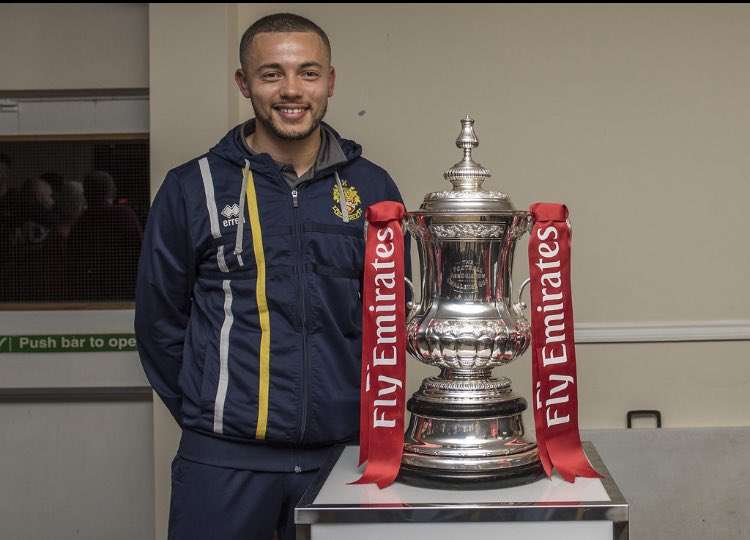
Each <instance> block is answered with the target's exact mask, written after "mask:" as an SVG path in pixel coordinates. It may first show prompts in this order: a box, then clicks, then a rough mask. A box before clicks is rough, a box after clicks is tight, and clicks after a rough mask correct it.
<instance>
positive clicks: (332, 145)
mask: <svg viewBox="0 0 750 540" xmlns="http://www.w3.org/2000/svg"><path fill="white" fill-rule="evenodd" d="M254 130H255V119H251V120H248V121H247V122H246V123H245V125H244V126H243V128H242V135H243V137H242V144H243V145H244V146H245V150H247V151H248V152H249V153H250V155H253V156H255V155H258V152H256V151H255V150H253V149H252V148H250V145H248V144H247V136H248V135H250V134H251V133H252V132H253V131H254ZM346 162H347V159H346V155H345V154H344V151H343V150H342V149H341V145H340V144H339V142H338V140H337V139H336V135H335V134H334V133H333V131H332V130H331V129H330V128H329V127H328V126H326V125H325V124H322V123H321V124H320V149H319V150H318V156H317V157H316V158H315V163H314V164H313V166H312V167H310V168H309V169H308V170H307V171H306V172H305V173H303V174H302V176H297V172H296V171H295V170H294V167H292V166H291V165H290V164H288V163H280V162H278V161H276V160H274V163H275V164H276V166H277V167H279V169H280V170H281V175H282V176H283V177H284V180H286V182H287V184H289V187H290V188H291V189H294V188H295V187H297V186H298V185H299V184H300V183H302V182H304V181H306V180H311V179H312V178H314V177H315V175H316V174H318V172H320V171H322V170H323V169H328V168H330V167H335V166H336V165H342V164H344V163H346Z"/></svg>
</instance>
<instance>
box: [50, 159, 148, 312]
mask: <svg viewBox="0 0 750 540" xmlns="http://www.w3.org/2000/svg"><path fill="white" fill-rule="evenodd" d="M83 193H84V195H85V199H86V207H87V208H86V211H85V212H84V213H83V214H82V215H81V217H80V218H79V219H78V221H77V222H76V223H75V225H73V227H72V230H71V232H70V237H69V238H68V252H67V256H66V265H65V266H66V275H67V279H68V284H69V287H70V289H71V294H72V295H73V296H74V297H75V298H77V299H79V300H100V301H118V300H119V301H127V300H129V301H132V300H133V298H134V296H135V276H136V269H137V266H138V254H139V252H140V248H141V241H142V238H143V231H142V230H141V226H140V224H139V223H138V218H137V217H136V215H135V212H134V211H133V210H132V209H131V208H130V207H128V206H126V205H121V204H115V198H116V196H117V188H116V185H115V181H114V179H113V178H112V176H111V175H110V174H109V173H107V172H105V171H94V172H92V173H90V174H89V175H87V176H86V178H85V179H84V181H83Z"/></svg>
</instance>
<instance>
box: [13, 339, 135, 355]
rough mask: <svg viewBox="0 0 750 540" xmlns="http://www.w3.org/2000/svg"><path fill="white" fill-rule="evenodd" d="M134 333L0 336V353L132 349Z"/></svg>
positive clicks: (133, 346)
mask: <svg viewBox="0 0 750 540" xmlns="http://www.w3.org/2000/svg"><path fill="white" fill-rule="evenodd" d="M134 350H136V348H135V335H134V334H56V335H25V336H0V353H71V352H74V353H80V352H125V351H134Z"/></svg>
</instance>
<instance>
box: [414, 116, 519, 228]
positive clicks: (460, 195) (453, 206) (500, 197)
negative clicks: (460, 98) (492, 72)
mask: <svg viewBox="0 0 750 540" xmlns="http://www.w3.org/2000/svg"><path fill="white" fill-rule="evenodd" d="M456 146H457V147H458V148H461V149H462V150H463V152H464V157H463V159H462V160H461V161H459V162H458V163H456V164H455V165H453V166H452V167H451V168H450V169H448V170H447V171H445V173H443V178H445V179H446V180H448V181H450V183H451V184H453V189H452V190H450V191H435V192H432V193H428V194H427V195H426V196H425V198H424V201H423V202H422V205H421V206H420V207H419V212H420V213H433V212H434V213H444V212H445V213H472V214H473V213H493V214H494V213H508V212H514V211H515V208H514V207H513V203H512V202H511V201H510V197H509V196H508V195H507V194H505V193H501V192H499V191H487V190H485V189H482V183H483V182H484V181H485V180H487V179H488V178H489V177H490V176H492V173H490V171H489V170H488V169H486V168H484V167H483V166H482V165H480V164H479V163H477V162H476V161H474V159H473V158H472V155H471V152H472V150H473V149H474V148H476V147H477V146H479V139H478V138H477V134H476V132H475V131H474V120H473V119H472V118H471V117H470V116H469V115H468V114H467V115H466V118H463V119H462V120H461V133H459V135H458V138H456Z"/></svg>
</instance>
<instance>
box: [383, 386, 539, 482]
mask: <svg viewBox="0 0 750 540" xmlns="http://www.w3.org/2000/svg"><path fill="white" fill-rule="evenodd" d="M407 408H408V409H409V411H410V412H411V419H410V422H409V428H408V429H407V430H406V434H405V441H404V453H403V457H402V459H401V473H400V475H399V478H398V479H399V480H400V481H402V482H403V483H405V484H410V485H414V486H419V487H429V488H435V489H472V490H475V489H493V488H500V487H510V486H518V485H523V484H529V483H531V482H535V481H537V480H539V479H540V478H543V477H544V475H545V474H544V469H543V468H542V465H541V462H540V461H539V452H538V450H537V447H536V444H535V443H533V442H530V441H527V440H525V439H524V437H523V435H524V429H523V423H522V419H521V413H522V412H523V411H524V410H525V409H526V400H525V399H523V398H521V397H517V396H513V395H510V394H509V393H508V394H506V396H505V399H502V400H499V401H494V402H487V401H485V402H482V401H477V400H475V401H473V402H472V401H463V402H455V401H454V402H448V401H444V402H442V403H440V402H436V401H435V400H432V399H425V398H424V397H423V396H422V395H420V394H419V392H418V393H417V394H415V395H414V397H412V398H411V399H410V400H409V402H408V403H407Z"/></svg>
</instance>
